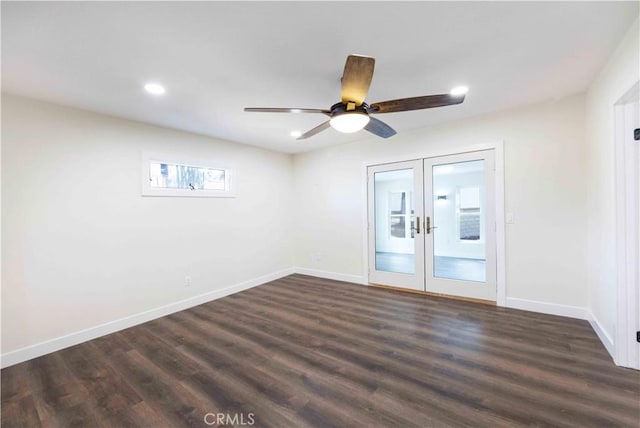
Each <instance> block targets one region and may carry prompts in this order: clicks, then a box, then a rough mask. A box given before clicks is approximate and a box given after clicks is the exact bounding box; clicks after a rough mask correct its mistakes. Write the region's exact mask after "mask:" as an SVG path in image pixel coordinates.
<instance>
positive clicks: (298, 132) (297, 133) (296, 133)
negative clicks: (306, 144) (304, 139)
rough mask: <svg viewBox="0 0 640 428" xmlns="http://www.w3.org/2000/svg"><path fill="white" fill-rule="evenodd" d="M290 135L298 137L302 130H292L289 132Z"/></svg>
mask: <svg viewBox="0 0 640 428" xmlns="http://www.w3.org/2000/svg"><path fill="white" fill-rule="evenodd" d="M289 135H291V136H292V137H293V138H298V137H299V136H301V135H302V132H300V131H291V132H290V133H289Z"/></svg>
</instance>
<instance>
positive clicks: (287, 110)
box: [244, 107, 331, 114]
mask: <svg viewBox="0 0 640 428" xmlns="http://www.w3.org/2000/svg"><path fill="white" fill-rule="evenodd" d="M244 111H248V112H254V113H322V114H329V113H331V112H330V111H329V110H324V109H320V108H278V107H245V109H244Z"/></svg>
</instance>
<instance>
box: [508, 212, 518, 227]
mask: <svg viewBox="0 0 640 428" xmlns="http://www.w3.org/2000/svg"><path fill="white" fill-rule="evenodd" d="M506 222H507V224H513V223H515V222H516V216H515V214H513V213H512V212H508V213H507V215H506Z"/></svg>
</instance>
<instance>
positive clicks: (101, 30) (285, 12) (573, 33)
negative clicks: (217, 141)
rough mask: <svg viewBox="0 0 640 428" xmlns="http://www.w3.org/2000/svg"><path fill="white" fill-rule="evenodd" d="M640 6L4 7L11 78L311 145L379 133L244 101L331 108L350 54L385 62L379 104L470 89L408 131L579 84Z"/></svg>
mask: <svg viewBox="0 0 640 428" xmlns="http://www.w3.org/2000/svg"><path fill="white" fill-rule="evenodd" d="M637 16H638V2H620V3H618V2H568V3H559V2H536V3H512V2H508V3H507V2H473V3H468V2H464V3H463V2H455V3H454V2H447V3H445V2H424V3H422V2H409V3H399V2H367V3H365V2H355V3H351V2H349V3H347V2H300V3H298V2H282V3H271V2H257V3H253V2H251V3H250V2H235V3H226V2H225V3H222V2H208V3H205V2H189V3H180V2H148V3H145V2H137V3H133V2H100V3H94V2H77V3H76V2H64V3H56V2H43V3H33V2H21V3H17V2H2V86H3V91H6V92H9V93H15V94H20V95H24V96H28V97H33V98H39V99H44V100H49V101H52V102H56V103H60V104H64V105H70V106H75V107H79V108H84V109H87V110H92V111H96V112H101V113H106V114H110V115H114V116H119V117H124V118H129V119H133V120H139V121H143V122H148V123H152V124H157V125H162V126H166V127H171V128H177V129H182V130H187V131H192V132H196V133H199V134H205V135H210V136H214V137H218V138H222V139H226V140H231V141H237V142H241V143H248V144H252V145H257V146H263V147H267V148H271V149H274V150H280V151H285V152H300V151H307V150H311V149H315V148H318V147H324V146H328V145H332V144H339V143H344V142H348V141H355V140H358V139H363V138H370V137H371V134H368V133H367V132H365V131H360V132H358V133H356V134H339V133H338V132H336V131H334V130H333V129H329V130H327V131H325V132H323V133H322V134H319V135H318V136H315V137H312V138H311V139H309V140H304V141H296V140H294V139H293V138H291V137H290V136H289V132H290V131H292V130H294V129H296V130H300V131H303V132H304V131H306V130H307V129H310V128H312V127H314V126H315V125H317V124H319V123H321V122H322V121H324V120H326V118H325V117H324V116H322V115H303V114H265V113H245V112H243V111H242V108H243V107H246V106H252V107H310V108H328V107H329V106H330V105H331V104H333V103H335V102H337V101H338V100H339V98H340V76H341V74H342V68H343V66H344V61H345V58H346V56H347V55H348V54H350V53H359V54H366V55H370V56H374V57H375V58H376V71H375V74H374V78H373V83H372V85H371V90H370V92H369V96H368V97H367V101H369V102H375V101H384V100H388V99H394V98H402V97H410V96H418V95H428V94H437V93H446V92H448V91H449V89H451V88H452V87H453V86H455V85H459V84H466V85H468V86H469V87H470V92H469V94H468V96H467V100H466V101H465V103H464V104H462V105H459V106H450V107H445V108H441V109H433V110H422V111H413V112H405V113H391V114H386V115H379V116H378V118H380V119H382V120H384V121H386V122H387V123H389V124H390V125H391V126H393V127H394V128H395V129H396V130H397V131H398V132H399V133H401V132H403V131H406V130H409V129H413V128H419V127H424V126H428V125H432V124H435V123H439V122H443V121H449V120H453V119H459V118H463V117H468V116H472V115H477V114H481V113H485V112H489V111H494V110H500V109H505V108H509V107H514V106H517V105H522V104H528V103H533V102H538V101H543V100H548V99H553V98H558V97H562V96H564V95H568V94H571V93H577V92H581V91H583V90H585V89H586V88H587V86H588V84H589V82H590V81H591V80H592V79H593V78H594V77H595V75H596V73H597V72H598V70H599V69H600V68H601V67H602V66H603V64H604V63H605V61H606V58H607V57H608V56H609V55H610V54H611V53H612V51H613V49H614V48H615V46H616V45H617V43H618V42H619V41H620V39H621V38H622V36H623V35H624V32H625V30H626V29H627V28H628V27H629V26H630V25H631V23H632V22H633V21H634V19H635V18H636V17H637ZM149 81H157V82H161V83H162V84H163V85H165V86H166V88H167V94H166V95H165V96H163V97H153V96H150V95H148V94H146V93H145V92H144V91H143V89H142V86H143V85H144V84H145V83H146V82H149ZM392 141H393V138H391V139H390V140H389V143H390V144H392Z"/></svg>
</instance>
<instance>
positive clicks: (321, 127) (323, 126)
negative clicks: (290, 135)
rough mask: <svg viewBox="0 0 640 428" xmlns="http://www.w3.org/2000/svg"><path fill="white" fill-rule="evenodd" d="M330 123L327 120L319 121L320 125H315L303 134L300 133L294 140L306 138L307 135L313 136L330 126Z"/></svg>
mask: <svg viewBox="0 0 640 428" xmlns="http://www.w3.org/2000/svg"><path fill="white" fill-rule="evenodd" d="M330 127H331V124H330V123H329V121H328V120H327V121H326V122H323V123H321V124H320V125H318V126H316V127H315V128H313V129H310V130H308V131H307V132H305V133H304V134H302V135H301V136H299V137H298V138H296V140H304V139H306V138H309V137H313V136H314V135H316V134H318V133H320V132H322V131H324V130H325V129H327V128H330Z"/></svg>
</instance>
